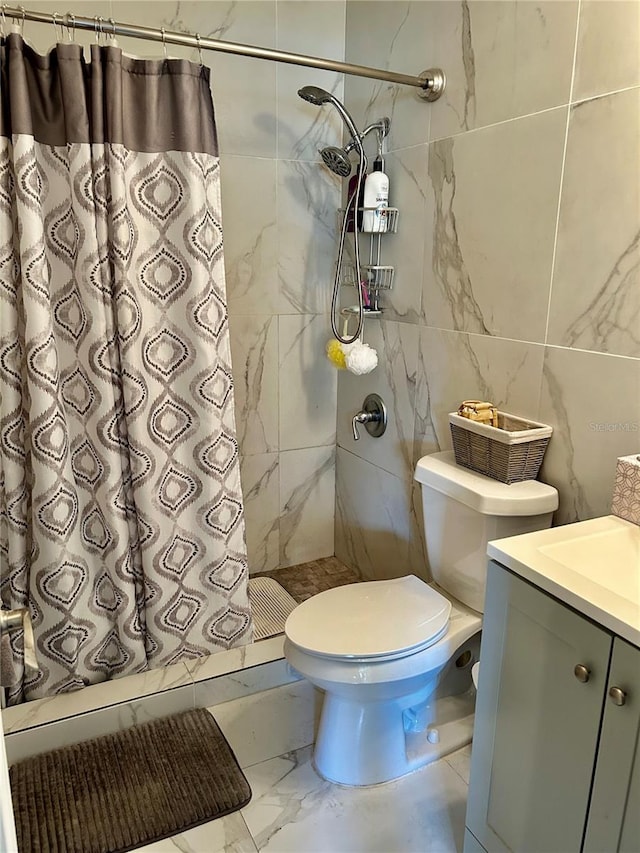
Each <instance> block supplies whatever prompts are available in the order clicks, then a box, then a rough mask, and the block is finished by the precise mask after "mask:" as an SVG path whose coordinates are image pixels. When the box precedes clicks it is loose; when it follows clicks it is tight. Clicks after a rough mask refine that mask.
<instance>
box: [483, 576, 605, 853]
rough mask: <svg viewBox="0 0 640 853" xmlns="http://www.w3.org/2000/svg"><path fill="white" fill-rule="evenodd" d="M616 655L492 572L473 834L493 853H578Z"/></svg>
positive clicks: (582, 626)
mask: <svg viewBox="0 0 640 853" xmlns="http://www.w3.org/2000/svg"><path fill="white" fill-rule="evenodd" d="M611 645H612V640H611V637H610V635H609V634H608V633H607V632H605V631H603V630H602V629H601V628H598V627H596V626H595V625H593V624H592V623H591V622H589V621H588V620H587V619H585V618H583V617H582V616H579V615H578V614H576V613H574V612H573V611H572V610H570V609H569V608H567V607H565V606H564V605H562V604H560V603H559V602H558V601H556V600H555V599H554V598H552V597H551V596H548V595H546V594H545V593H543V592H541V591H540V590H538V589H536V588H535V587H533V586H531V585H530V584H528V583H527V582H526V581H523V580H522V579H521V578H518V577H516V576H515V575H513V574H511V573H510V572H509V571H507V570H506V569H504V568H503V567H501V566H499V565H498V564H497V563H493V562H491V563H490V564H489V575H488V585H487V595H486V602H485V614H484V623H483V638H482V646H481V649H480V679H479V690H478V698H477V703H476V720H475V728H474V734H473V752H472V759H471V783H470V787H469V803H468V809H467V825H468V827H469V829H470V830H471V832H472V833H473V834H474V835H475V837H476V838H477V839H478V841H479V842H480V844H482V845H483V846H484V847H485V848H486V849H487V850H491V851H492V853H495V851H505V850H510V851H517V853H524V851H531V853H550V851H567V853H568V851H578V850H580V847H581V844H582V839H583V833H584V828H585V823H586V815H587V806H588V800H589V791H590V788H591V781H592V778H593V768H594V763H595V754H596V746H597V740H598V732H599V728H600V720H601V715H602V705H603V695H604V688H605V679H606V674H607V667H608V665H609V657H610V653H611ZM576 665H582V666H584V667H586V670H588V676H587V680H586V681H583V682H581V681H579V680H578V679H577V678H576V675H575V674H574V668H575V667H576Z"/></svg>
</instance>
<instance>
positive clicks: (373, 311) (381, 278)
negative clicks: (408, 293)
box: [338, 207, 399, 317]
mask: <svg viewBox="0 0 640 853" xmlns="http://www.w3.org/2000/svg"><path fill="white" fill-rule="evenodd" d="M367 210H375V208H370V207H359V208H358V211H357V213H358V216H357V219H356V225H355V226H354V227H356V228H357V227H358V226H357V220H358V219H359V218H360V215H363V214H364V212H365V211H367ZM382 210H383V211H384V213H385V219H386V223H387V228H386V231H359V234H360V235H361V236H368V237H369V262H368V263H366V264H360V271H361V273H362V281H361V282H360V284H362V286H363V288H364V290H365V293H366V297H365V301H368V302H369V306H368V307H367V308H366V309H365V314H366V316H367V317H380V316H381V314H382V311H383V309H382V308H381V307H380V291H383V290H387V291H388V290H391V289H392V288H393V279H394V273H395V267H392V266H389V265H388V264H382V263H381V260H382V242H383V241H382V238H383V237H384V236H385V234H395V233H396V232H397V230H398V216H399V211H398V208H397V207H384V208H382ZM344 216H345V208H340V209H339V210H338V230H340V229H341V228H342V222H343V219H344ZM340 283H341V284H342V286H343V287H358V281H357V276H356V268H355V264H352V263H346V264H343V265H342V270H341V277H340ZM363 296H364V294H363ZM340 313H341V314H342V315H343V316H345V317H349V316H350V315H352V314H357V313H358V307H357V305H351V306H349V307H347V308H342V309H341V312H340Z"/></svg>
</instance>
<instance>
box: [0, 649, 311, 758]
mask: <svg viewBox="0 0 640 853" xmlns="http://www.w3.org/2000/svg"><path fill="white" fill-rule="evenodd" d="M283 644H284V636H283V635H282V634H281V635H278V636H276V637H270V638H268V639H265V640H260V641H258V642H255V643H251V644H249V645H247V646H242V647H240V648H237V649H230V650H228V651H222V652H218V653H216V654H213V655H208V656H206V657H202V658H198V659H197V660H192V661H189V662H183V663H179V664H174V665H173V666H170V667H165V668H164V669H157V670H149V671H148V672H145V673H141V674H139V675H130V676H125V677H123V678H119V679H116V680H113V681H109V682H104V683H102V684H96V685H92V686H90V687H85V688H83V689H82V690H79V691H76V692H75V693H67V694H63V695H60V696H51V697H48V698H45V699H36V700H34V701H33V702H26V703H24V704H23V705H17V706H13V707H11V708H4V709H3V710H2V724H3V727H4V734H5V745H6V748H7V757H8V760H9V763H10V764H12V763H14V762H16V761H19V760H22V759H23V758H27V757H29V756H31V755H36V754H38V753H39V752H44V751H45V750H47V749H51V748H54V747H55V748H57V747H59V746H67V745H69V744H72V743H78V742H79V741H82V740H86V739H88V738H91V737H98V736H100V735H102V734H110V733H112V732H115V731H119V730H121V729H125V728H128V727H129V726H132V725H136V724H138V723H141V722H146V721H148V720H152V719H158V718H160V717H164V716H168V715H169V714H175V713H179V712H181V711H188V710H192V709H194V708H206V707H209V706H210V705H214V704H219V703H223V702H228V701H232V700H234V699H238V698H240V697H242V696H247V695H249V694H252V693H258V692H261V691H263V690H268V689H270V688H272V687H279V686H281V685H284V684H287V683H290V682H293V681H298V680H299V679H300V676H299V675H298V674H297V673H295V672H293V670H291V668H290V667H289V666H288V664H287V663H286V661H285V660H284V653H283Z"/></svg>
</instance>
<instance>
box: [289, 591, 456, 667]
mask: <svg viewBox="0 0 640 853" xmlns="http://www.w3.org/2000/svg"><path fill="white" fill-rule="evenodd" d="M450 612H451V602H450V601H448V600H447V599H446V598H445V597H444V596H443V595H440V593H439V592H437V591H436V590H435V589H433V588H432V587H430V586H428V585H427V584H426V583H424V581H421V580H420V579H419V578H417V577H415V575H408V576H407V577H402V578H394V579H393V580H384V581H367V582H364V583H355V584H348V585H347V586H339V587H335V588H334V589H329V590H327V591H326V592H321V593H320V594H319V595H314V596H313V597H312V598H309V599H307V600H306V601H303V602H302V604H300V605H298V607H296V609H295V610H294V611H293V612H292V613H291V614H290V615H289V617H288V618H287V622H286V625H285V629H284V630H285V634H286V636H287V638H288V639H289V640H290V641H291V642H292V643H295V645H297V646H299V647H300V648H301V649H303V650H305V651H307V652H309V653H310V654H316V655H320V656H323V657H341V658H344V657H346V658H378V659H380V658H386V659H389V658H391V657H399V656H401V655H405V654H411V653H413V652H416V651H419V650H420V649H421V648H426V647H427V646H429V645H431V644H432V643H435V642H436V641H437V640H438V639H439V638H440V637H441V636H442V634H443V632H444V631H445V630H446V628H447V625H448V622H449V614H450Z"/></svg>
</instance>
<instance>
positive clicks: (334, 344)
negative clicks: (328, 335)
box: [327, 338, 347, 370]
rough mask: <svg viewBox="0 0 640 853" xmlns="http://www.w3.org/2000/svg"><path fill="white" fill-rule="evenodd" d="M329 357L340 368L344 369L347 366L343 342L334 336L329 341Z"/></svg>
mask: <svg viewBox="0 0 640 853" xmlns="http://www.w3.org/2000/svg"><path fill="white" fill-rule="evenodd" d="M327 358H328V359H329V361H330V362H332V364H335V366H336V367H337V368H338V369H339V370H344V369H345V368H346V366H347V362H346V360H345V355H344V350H343V349H342V344H341V343H340V341H336V340H335V339H334V338H332V339H331V340H330V341H328V342H327Z"/></svg>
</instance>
